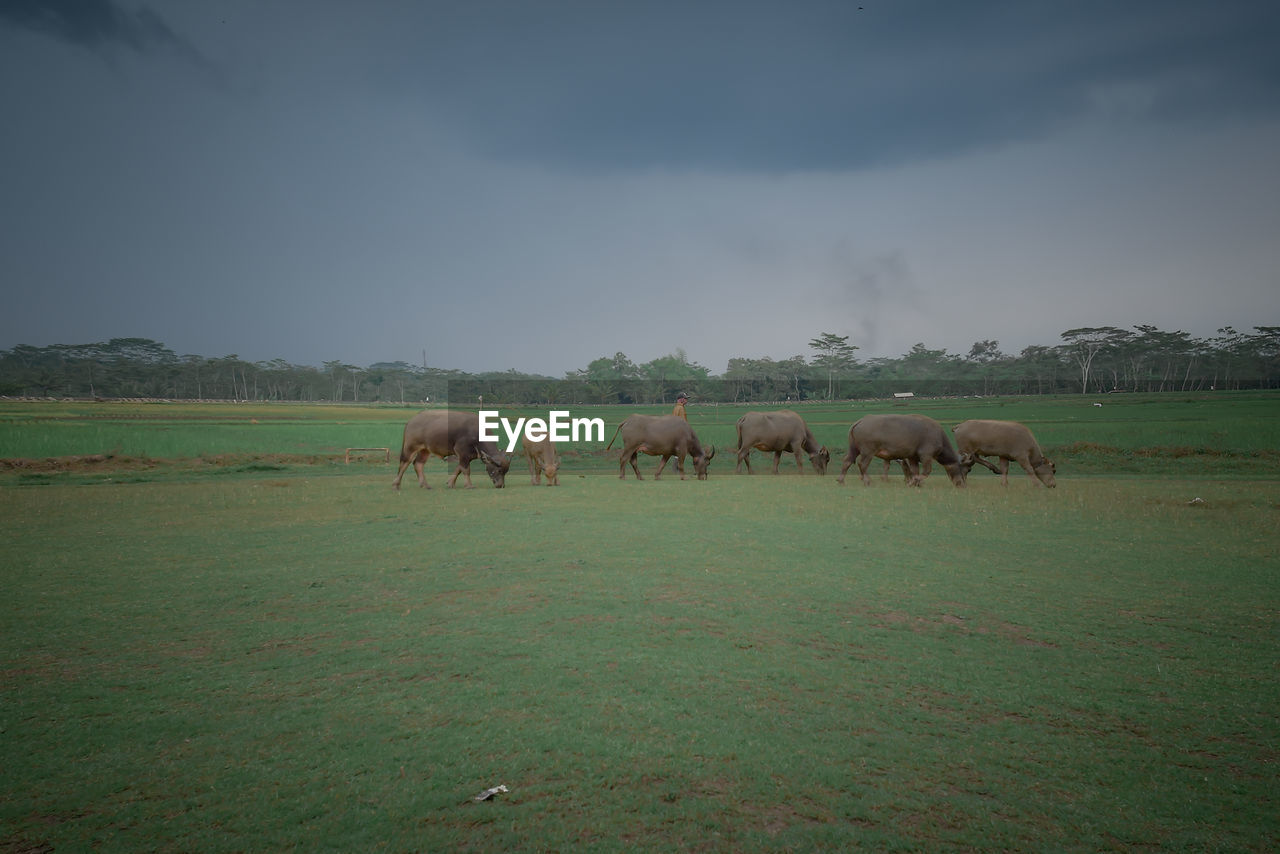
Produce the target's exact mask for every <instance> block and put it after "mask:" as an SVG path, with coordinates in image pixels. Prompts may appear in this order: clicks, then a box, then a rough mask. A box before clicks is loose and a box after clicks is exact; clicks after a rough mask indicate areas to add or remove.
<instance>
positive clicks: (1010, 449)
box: [951, 421, 1058, 488]
mask: <svg viewBox="0 0 1280 854" xmlns="http://www.w3.org/2000/svg"><path fill="white" fill-rule="evenodd" d="M951 431H952V432H953V433H955V434H956V444H957V445H958V446H959V448H960V453H961V454H964V455H966V456H972V457H973V462H975V463H978V464H980V465H984V466H986V467H987V468H989V469H991V470H992V471H993V472H997V473H998V474H999V475H1000V482H1001V483H1003V484H1004V485H1005V486H1008V485H1009V461H1010V460H1017V461H1018V464H1019V465H1021V466H1022V468H1023V470H1024V471H1025V472H1026V473H1027V474H1028V475H1029V476H1030V477H1031V482H1032V483H1043V484H1044V485H1045V486H1047V487H1050V488H1052V487H1055V486H1057V485H1058V484H1057V481H1056V480H1054V477H1053V475H1054V473H1055V471H1056V470H1057V469H1056V467H1055V466H1054V464H1053V461H1052V460H1048V459H1045V456H1044V454H1043V453H1041V451H1040V445H1039V444H1037V443H1036V438H1035V436H1032V435H1031V431H1030V430H1028V429H1027V428H1026V426H1025V425H1023V424H1019V423H1018V422H1017V421H962V422H961V423H959V424H957V425H956V426H954V427H952V428H951ZM984 455H989V456H995V457H999V458H1000V467H999V468H996V467H995V466H993V465H992V464H991V463H990V462H989V461H987V460H984V459H983V458H982V457H983V456H984Z"/></svg>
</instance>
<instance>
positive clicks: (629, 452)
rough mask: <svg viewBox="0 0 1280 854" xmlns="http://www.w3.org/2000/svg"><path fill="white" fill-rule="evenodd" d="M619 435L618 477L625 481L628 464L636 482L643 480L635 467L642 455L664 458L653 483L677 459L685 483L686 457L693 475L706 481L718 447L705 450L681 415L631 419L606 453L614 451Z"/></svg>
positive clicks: (621, 427) (620, 427)
mask: <svg viewBox="0 0 1280 854" xmlns="http://www.w3.org/2000/svg"><path fill="white" fill-rule="evenodd" d="M619 433H621V434H622V456H621V457H620V458H619V460H618V477H620V478H622V479H624V480H625V479H626V477H627V463H628V462H630V463H631V468H632V470H633V471H635V473H636V480H644V478H642V477H641V476H640V469H639V467H638V466H637V465H636V455H637V454H640V453H645V454H648V455H650V456H652V457H662V462H661V463H659V464H658V470H657V471H656V472H654V475H653V479H654V480H657V479H658V478H660V477H661V476H662V470H663V469H664V468H666V466H667V460H669V459H671V458H672V457H675V458H676V470H677V471H678V472H680V479H681V480H684V458H685V456H688V457H689V459H691V460H692V461H693V471H694V474H695V475H697V478H698V480H706V479H707V464H708V463H710V462H711V458H712V457H714V456H715V455H716V446H715V445H712V446H711V448H710V450H705V451H704V450H703V447H702V443H701V442H699V441H698V437H697V435H696V434H695V433H694V432H693V428H692V427H690V426H689V422H688V421H685V420H684V419H683V418H681V417H680V416H679V415H630V416H628V417H627V419H626V420H625V421H623V422H622V423H621V424H619V425H618V429H617V430H615V431H614V433H613V439H610V440H609V444H608V445H607V446H606V447H605V450H606V451H607V450H609V449H610V448H612V447H613V442H614V439H617V438H618V434H619Z"/></svg>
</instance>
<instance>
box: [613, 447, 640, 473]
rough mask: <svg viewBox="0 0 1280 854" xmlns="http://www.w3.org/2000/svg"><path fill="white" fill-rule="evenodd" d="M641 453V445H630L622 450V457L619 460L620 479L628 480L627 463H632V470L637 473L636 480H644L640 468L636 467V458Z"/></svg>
mask: <svg viewBox="0 0 1280 854" xmlns="http://www.w3.org/2000/svg"><path fill="white" fill-rule="evenodd" d="M639 453H640V446H639V445H628V446H626V447H625V448H623V449H622V456H621V457H619V458H618V477H619V478H620V479H622V480H626V479H627V463H628V462H629V463H631V470H632V471H633V472H635V473H636V480H644V478H643V477H641V476H640V467H639V466H638V465H636V456H637V455H638V454H639Z"/></svg>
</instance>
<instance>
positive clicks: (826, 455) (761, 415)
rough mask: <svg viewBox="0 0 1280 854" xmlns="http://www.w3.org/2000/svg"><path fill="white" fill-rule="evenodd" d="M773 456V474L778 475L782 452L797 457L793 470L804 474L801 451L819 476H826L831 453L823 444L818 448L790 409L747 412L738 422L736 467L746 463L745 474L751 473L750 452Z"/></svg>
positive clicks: (799, 418)
mask: <svg viewBox="0 0 1280 854" xmlns="http://www.w3.org/2000/svg"><path fill="white" fill-rule="evenodd" d="M753 449H754V450H758V451H766V452H772V453H773V473H774V474H777V473H778V463H779V462H780V461H781V459H782V454H783V452H787V453H792V454H795V455H796V470H797V471H799V472H800V473H801V474H803V473H804V466H803V465H802V464H801V462H800V452H801V451H804V452H805V453H806V454H808V455H809V462H810V463H811V464H812V465H813V470H814V471H815V472H817V473H818V474H826V473H827V463H828V462H830V460H831V452H830V451H828V450H827V448H826V446H825V445H822V446H819V445H818V443H817V441H816V440H815V439H814V438H813V433H812V432H811V431H810V430H809V427H808V425H806V424H805V423H804V419H803V418H801V417H800V416H799V415H797V414H796V413H794V412H792V411H791V410H789V409H779V410H777V411H776V412H748V413H747V414H746V415H744V416H742V417H741V418H739V419H738V467H737V469H736V470H735V471H739V472H740V471H742V464H743V462H746V464H747V474H751V451H752V450H753Z"/></svg>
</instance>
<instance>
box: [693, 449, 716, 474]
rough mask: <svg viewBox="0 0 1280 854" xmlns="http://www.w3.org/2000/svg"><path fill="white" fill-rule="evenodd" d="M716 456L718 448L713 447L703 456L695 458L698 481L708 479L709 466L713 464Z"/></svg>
mask: <svg viewBox="0 0 1280 854" xmlns="http://www.w3.org/2000/svg"><path fill="white" fill-rule="evenodd" d="M715 455H716V446H715V445H712V446H711V448H710V449H709V450H707V451H706V452H705V453H704V454H703V455H702V456H695V457H693V473H694V474H695V475H697V477H698V480H706V479H707V464H708V463H710V462H711V458H712V457H714V456H715Z"/></svg>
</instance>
